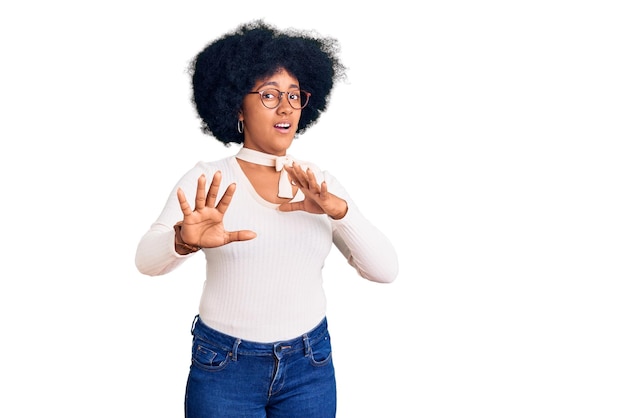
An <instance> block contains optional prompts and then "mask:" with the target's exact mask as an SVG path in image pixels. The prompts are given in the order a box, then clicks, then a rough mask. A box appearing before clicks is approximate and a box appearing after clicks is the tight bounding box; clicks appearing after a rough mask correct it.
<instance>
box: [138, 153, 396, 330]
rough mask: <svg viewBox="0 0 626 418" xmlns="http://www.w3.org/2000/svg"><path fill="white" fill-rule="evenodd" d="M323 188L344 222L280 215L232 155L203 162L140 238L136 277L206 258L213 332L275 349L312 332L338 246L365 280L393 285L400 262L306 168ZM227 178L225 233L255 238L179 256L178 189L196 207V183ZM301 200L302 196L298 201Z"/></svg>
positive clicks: (331, 181) (207, 319) (323, 177)
mask: <svg viewBox="0 0 626 418" xmlns="http://www.w3.org/2000/svg"><path fill="white" fill-rule="evenodd" d="M306 165H307V166H308V167H309V168H311V169H312V170H313V171H314V172H315V175H316V178H317V180H318V183H320V184H321V182H322V181H326V183H327V185H328V190H329V191H330V192H331V193H333V194H335V195H336V196H339V197H341V198H343V199H345V200H346V201H347V202H348V212H347V214H346V216H344V217H343V218H342V219H340V220H333V219H332V218H330V217H329V216H327V215H318V214H311V213H307V212H304V211H294V212H282V211H279V210H278V206H279V205H278V204H274V203H270V202H268V201H266V200H264V199H263V198H262V197H261V196H259V195H258V194H257V192H256V191H255V190H254V188H253V186H252V184H251V183H250V181H249V180H248V178H247V177H246V175H245V174H244V172H243V170H242V169H241V167H240V166H239V164H238V163H237V161H236V159H235V156H231V157H227V158H224V159H222V160H219V161H214V162H209V163H206V162H199V163H198V164H196V165H195V166H194V167H193V168H192V169H191V170H189V171H188V172H187V173H186V174H185V175H184V176H183V177H182V178H181V179H180V180H179V182H178V183H177V184H176V186H175V187H174V188H173V190H172V192H171V194H170V196H169V198H168V200H167V202H166V204H165V207H164V208H163V211H162V212H161V214H160V215H159V217H158V218H157V220H156V221H155V222H154V223H153V224H152V226H151V227H150V229H149V230H148V231H147V232H146V233H145V235H144V236H143V237H142V238H141V240H140V242H139V245H138V247H137V252H136V257H135V263H136V266H137V268H138V270H139V271H140V272H141V273H143V274H147V275H151V276H157V275H163V274H166V273H168V272H170V271H172V270H174V269H175V268H176V267H177V266H179V265H180V264H181V263H183V262H184V261H185V260H187V259H188V258H189V257H193V256H195V255H196V254H200V253H203V254H204V255H205V258H206V279H205V283H204V287H203V291H202V295H201V297H200V306H199V315H200V318H201V319H202V321H203V322H204V323H205V324H207V325H208V326H210V327H212V328H214V329H216V330H218V331H220V332H223V333H225V334H228V335H231V336H234V337H238V338H241V339H244V340H248V341H257V342H274V341H280V340H287V339H291V338H295V337H297V336H299V335H302V334H303V333H305V332H307V331H309V330H310V329H312V328H313V327H315V326H316V325H317V324H318V323H319V322H320V321H321V320H322V319H323V318H324V316H325V315H326V297H325V294H324V289H323V283H322V282H323V278H322V270H323V267H324V262H325V259H326V257H327V256H328V254H329V252H330V250H331V246H332V245H333V244H334V245H335V246H336V247H337V248H338V249H339V251H340V252H341V253H342V254H343V255H344V256H345V257H346V260H347V261H348V263H349V264H350V265H351V266H353V267H354V268H355V269H356V271H357V273H358V274H359V275H360V276H362V277H363V278H365V279H368V280H371V281H375V282H381V283H386V282H391V281H393V280H394V279H395V278H396V275H397V274H398V259H397V254H396V252H395V249H394V247H393V246H392V244H391V243H390V242H389V240H388V239H387V237H386V236H385V235H384V234H383V233H382V232H381V231H380V230H379V229H377V228H376V227H375V226H374V225H372V224H371V223H370V222H369V221H368V220H367V219H366V218H365V217H364V216H363V215H362V214H361V212H359V209H358V208H357V206H356V205H355V203H354V202H353V201H352V200H351V199H350V196H349V195H348V194H347V193H346V191H345V190H344V188H343V187H342V186H341V184H340V183H339V182H338V181H337V180H336V179H335V178H334V177H333V176H332V175H331V174H329V173H328V172H327V171H321V170H320V169H319V168H317V167H316V166H315V165H313V164H309V163H306ZM217 170H219V171H221V172H222V183H221V186H220V192H219V197H221V195H222V194H223V192H224V190H225V188H226V187H227V186H228V185H229V184H230V183H237V190H236V191H235V194H234V196H233V199H232V202H231V203H230V206H229V207H228V209H227V211H226V213H225V215H224V227H225V229H226V230H227V231H235V230H240V229H249V230H252V231H254V232H256V233H257V237H256V238H254V239H252V240H249V241H241V242H232V243H229V244H227V245H224V246H221V247H217V248H205V249H202V250H201V251H199V252H198V253H193V254H190V255H180V254H178V253H177V252H176V251H175V250H174V229H173V225H174V224H175V223H176V222H178V221H180V220H182V218H183V215H182V211H181V210H180V205H179V203H178V199H177V197H176V190H177V189H178V188H179V187H180V188H182V189H183V191H184V192H185V195H186V196H187V199H188V201H189V202H190V204H191V205H192V208H193V199H194V198H195V193H196V188H197V181H198V177H200V175H201V174H203V173H204V174H205V175H206V178H207V180H208V181H210V179H212V178H213V174H214V173H215V172H216V171H217ZM303 198H304V196H303V194H302V193H301V192H298V193H297V194H296V196H295V197H294V198H293V201H298V200H302V199H303Z"/></svg>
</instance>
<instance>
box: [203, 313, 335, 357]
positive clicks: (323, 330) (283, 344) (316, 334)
mask: <svg viewBox="0 0 626 418" xmlns="http://www.w3.org/2000/svg"><path fill="white" fill-rule="evenodd" d="M191 334H192V335H194V336H195V337H197V338H200V339H203V340H205V341H210V342H211V343H213V344H216V345H218V346H221V347H222V348H223V349H225V350H231V349H232V350H233V351H234V352H235V353H238V354H240V355H245V354H247V355H263V354H274V353H276V352H277V351H280V352H282V353H283V354H287V353H288V352H291V351H304V352H305V353H308V352H309V349H310V345H311V344H314V343H315V342H317V341H318V340H320V339H322V338H326V337H327V336H328V328H327V321H326V318H325V317H324V318H323V319H322V320H321V321H320V323H319V324H317V325H316V326H315V327H314V328H313V329H311V330H310V331H309V332H306V333H304V334H302V335H301V336H299V337H296V338H293V339H290V340H284V341H276V342H271V343H261V342H255V341H248V340H242V339H241V338H237V337H233V336H231V335H228V334H224V333H222V332H220V331H217V330H216V329H213V328H211V327H209V326H208V325H206V324H205V323H204V322H202V319H200V315H196V317H195V318H194V321H193V324H192V326H191ZM236 355H237V354H235V356H236Z"/></svg>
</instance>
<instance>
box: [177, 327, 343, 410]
mask: <svg viewBox="0 0 626 418" xmlns="http://www.w3.org/2000/svg"><path fill="white" fill-rule="evenodd" d="M191 333H192V335H193V350H192V356H191V367H190V370H189V378H188V380H187V390H186V394H185V417H186V418H209V417H216V418H227V417H237V418H257V417H258V418H262V417H263V418H265V417H267V418H295V417H303V418H334V417H335V411H336V405H337V393H336V384H335V369H334V366H333V362H332V355H331V346H330V335H329V334H328V330H327V325H326V319H323V320H322V322H320V323H319V325H317V326H316V327H315V328H313V329H312V330H311V331H310V332H307V333H306V334H304V335H302V336H300V337H298V338H294V339H292V340H288V341H279V342H275V343H257V342H251V341H245V340H241V339H239V338H235V337H231V336H229V335H226V334H222V333H221V332H219V331H216V330H214V329H212V328H210V327H208V326H207V325H206V324H204V323H203V322H202V320H201V319H200V317H199V316H196V318H195V320H194V324H193V327H192V330H191Z"/></svg>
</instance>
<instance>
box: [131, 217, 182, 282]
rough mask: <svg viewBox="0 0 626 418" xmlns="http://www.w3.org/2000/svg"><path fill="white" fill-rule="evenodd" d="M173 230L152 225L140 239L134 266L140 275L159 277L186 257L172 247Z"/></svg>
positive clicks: (164, 226) (163, 226)
mask: <svg viewBox="0 0 626 418" xmlns="http://www.w3.org/2000/svg"><path fill="white" fill-rule="evenodd" d="M174 235H175V233H174V229H173V228H172V227H169V226H167V225H163V224H154V225H152V227H151V228H150V230H149V231H148V232H147V233H146V234H145V235H144V236H143V237H142V238H141V240H140V241H139V245H138V246H137V252H136V254H135V265H136V266H137V269H138V270H139V272H141V273H142V274H146V275H148V276H159V275H163V274H166V273H169V272H170V271H172V270H174V269H175V268H176V267H178V266H179V265H180V264H181V263H182V262H183V261H185V259H186V257H185V256H184V255H181V254H178V253H177V252H176V249H175V245H174V238H175V237H174Z"/></svg>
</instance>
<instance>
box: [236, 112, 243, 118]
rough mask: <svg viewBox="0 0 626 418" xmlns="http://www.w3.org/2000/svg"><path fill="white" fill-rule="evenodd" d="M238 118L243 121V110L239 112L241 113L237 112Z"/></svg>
mask: <svg viewBox="0 0 626 418" xmlns="http://www.w3.org/2000/svg"><path fill="white" fill-rule="evenodd" d="M237 118H239V120H243V110H239V112H237Z"/></svg>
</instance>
